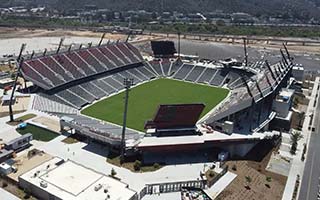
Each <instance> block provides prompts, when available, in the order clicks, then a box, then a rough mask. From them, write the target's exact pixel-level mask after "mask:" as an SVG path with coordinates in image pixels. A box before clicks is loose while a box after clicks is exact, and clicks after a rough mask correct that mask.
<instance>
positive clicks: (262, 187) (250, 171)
mask: <svg viewBox="0 0 320 200" xmlns="http://www.w3.org/2000/svg"><path fill="white" fill-rule="evenodd" d="M257 146H260V147H258V148H254V149H253V150H252V151H251V152H253V151H254V153H251V155H249V157H251V158H253V157H256V155H254V154H258V153H261V155H263V154H264V153H266V152H267V151H265V152H261V151H259V149H260V150H261V149H265V147H266V145H263V144H262V145H260V144H258V145H257ZM273 150H276V149H275V148H274V149H273ZM262 151H263V150H262ZM271 153H272V151H270V152H269V153H266V154H265V155H264V156H263V158H262V160H260V161H247V160H239V161H229V162H227V164H228V165H229V170H231V171H232V172H233V173H236V174H237V175H238V176H237V177H236V179H235V180H234V181H233V182H232V183H231V184H230V185H229V186H228V187H227V188H226V189H225V190H224V191H223V192H222V193H221V194H220V195H219V196H218V197H217V199H220V200H225V199H226V200H235V199H245V200H253V199H256V200H271V199H272V200H277V199H281V198H282V193H283V190H284V187H285V184H286V181H287V177H285V176H282V175H278V174H275V173H272V172H269V171H266V170H265V168H266V166H267V164H268V161H269V159H270V156H271ZM249 154H250V153H249ZM251 160H252V159H251ZM234 165H235V166H236V168H234ZM234 169H236V170H234ZM246 177H250V179H251V182H248V181H247V178H246ZM246 186H248V187H246Z"/></svg>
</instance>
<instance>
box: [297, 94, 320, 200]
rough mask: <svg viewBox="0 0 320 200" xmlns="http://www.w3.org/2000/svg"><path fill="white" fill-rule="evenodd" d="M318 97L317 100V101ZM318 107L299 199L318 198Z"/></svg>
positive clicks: (319, 108)
mask: <svg viewBox="0 0 320 200" xmlns="http://www.w3.org/2000/svg"><path fill="white" fill-rule="evenodd" d="M319 99H320V98H318V102H319ZM319 114H320V107H319V103H318V105H317V109H316V112H315V121H314V125H315V131H314V132H312V133H311V137H310V143H309V150H308V154H307V157H306V164H305V168H304V172H303V177H302V182H301V183H300V184H301V188H300V193H299V200H320V198H318V195H319V194H320V193H319V190H320V186H319V185H320V117H319ZM319 197H320V196H319Z"/></svg>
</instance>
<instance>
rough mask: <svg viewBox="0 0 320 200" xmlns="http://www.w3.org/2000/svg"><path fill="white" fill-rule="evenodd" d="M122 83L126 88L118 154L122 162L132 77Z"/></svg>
mask: <svg viewBox="0 0 320 200" xmlns="http://www.w3.org/2000/svg"><path fill="white" fill-rule="evenodd" d="M123 84H124V86H125V89H126V96H125V100H124V113H123V124H122V137H121V155H120V163H121V164H122V163H123V162H124V153H125V150H126V140H125V136H126V126H127V113H128V100H129V91H130V88H131V86H132V85H133V79H132V78H124V79H123Z"/></svg>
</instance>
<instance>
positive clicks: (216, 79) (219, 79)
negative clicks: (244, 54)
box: [210, 69, 226, 86]
mask: <svg viewBox="0 0 320 200" xmlns="http://www.w3.org/2000/svg"><path fill="white" fill-rule="evenodd" d="M225 76H226V74H224V73H223V71H222V70H221V69H219V70H218V72H217V73H216V74H215V75H214V76H213V78H212V79H211V81H210V84H211V85H214V86H220V85H221V84H222V83H223V81H224V79H225Z"/></svg>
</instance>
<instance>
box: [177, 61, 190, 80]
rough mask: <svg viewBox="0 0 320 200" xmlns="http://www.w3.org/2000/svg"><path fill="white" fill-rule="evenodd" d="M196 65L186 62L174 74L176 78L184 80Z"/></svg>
mask: <svg viewBox="0 0 320 200" xmlns="http://www.w3.org/2000/svg"><path fill="white" fill-rule="evenodd" d="M193 67H194V65H190V64H184V65H182V67H181V68H180V69H179V70H178V71H177V72H176V73H175V74H174V76H173V77H174V78H176V79H180V80H184V79H185V78H186V76H187V75H188V74H189V72H191V70H192V69H193Z"/></svg>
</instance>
